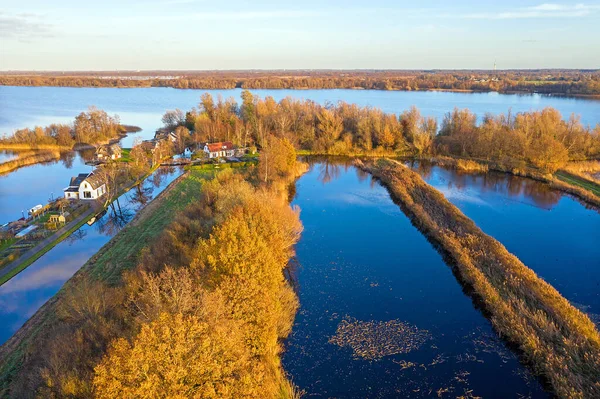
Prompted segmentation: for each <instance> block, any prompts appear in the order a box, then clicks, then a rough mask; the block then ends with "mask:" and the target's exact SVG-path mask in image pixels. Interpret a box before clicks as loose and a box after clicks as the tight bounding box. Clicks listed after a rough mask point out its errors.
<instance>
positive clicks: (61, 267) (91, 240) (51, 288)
mask: <svg viewBox="0 0 600 399" xmlns="http://www.w3.org/2000/svg"><path fill="white" fill-rule="evenodd" d="M180 173H181V172H180V171H179V170H178V169H166V168H161V169H158V170H157V171H156V172H155V173H154V174H153V175H152V176H150V177H149V178H148V179H146V180H145V181H144V183H143V185H141V186H139V187H136V188H133V189H132V190H130V191H129V192H127V193H125V194H123V195H122V196H121V197H119V203H118V205H120V207H119V206H118V205H117V204H114V205H115V207H114V209H112V208H109V210H108V212H107V213H106V214H105V215H104V216H103V217H102V218H101V219H99V220H98V221H97V222H96V223H94V224H93V225H92V226H88V225H87V224H86V225H83V227H81V228H80V229H79V230H77V231H76V232H75V233H73V234H72V235H71V236H70V237H69V238H67V239H66V240H65V241H63V242H61V243H60V244H58V245H57V246H56V247H54V248H52V249H51V250H50V251H49V252H48V253H46V254H45V255H44V256H42V257H41V258H40V259H38V260H37V261H35V262H34V263H33V264H32V265H31V266H29V267H28V268H27V269H25V270H24V271H22V272H21V273H19V274H18V275H17V276H15V277H13V278H12V279H11V280H9V281H8V282H7V283H5V284H3V285H2V286H0V344H2V343H4V342H5V341H6V340H7V339H9V338H10V337H11V336H12V335H13V334H14V333H15V332H16V331H17V330H18V329H19V328H20V327H21V326H22V325H23V324H24V323H25V322H26V321H27V320H28V319H29V318H30V317H31V316H32V315H33V314H34V313H35V312H36V311H37V310H38V309H39V308H40V307H41V306H42V305H43V304H44V303H46V301H47V300H48V299H50V298H51V297H52V296H54V294H56V293H57V292H58V290H59V289H60V288H61V287H62V285H63V284H64V283H65V281H67V280H68V279H69V278H71V276H73V274H75V272H77V270H79V269H80V268H81V266H83V264H84V263H85V262H86V261H87V260H88V259H89V258H90V257H92V255H94V254H95V253H96V252H98V250H99V249H100V248H101V247H102V246H103V245H104V244H106V243H107V242H108V241H109V240H110V239H111V238H112V237H113V236H114V235H115V234H116V233H117V232H118V231H119V230H120V229H121V228H122V227H124V226H125V225H126V224H127V223H128V222H129V221H130V220H131V219H132V218H133V216H134V215H135V214H136V213H137V211H138V210H139V209H141V208H142V207H143V206H144V205H145V204H146V203H147V202H148V201H150V200H151V199H152V198H154V197H155V196H156V195H158V194H159V193H160V192H161V191H163V190H164V189H165V188H166V187H167V186H168V185H169V183H171V182H172V181H173V180H174V179H175V178H177V176H179V175H180Z"/></svg>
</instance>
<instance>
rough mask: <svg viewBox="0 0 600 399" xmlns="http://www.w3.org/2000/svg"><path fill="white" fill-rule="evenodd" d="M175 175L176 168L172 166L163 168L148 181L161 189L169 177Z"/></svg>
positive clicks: (157, 170)
mask: <svg viewBox="0 0 600 399" xmlns="http://www.w3.org/2000/svg"><path fill="white" fill-rule="evenodd" d="M173 173H175V167H172V166H161V167H160V168H158V169H156V171H155V172H154V173H153V174H152V176H150V178H149V179H148V180H150V182H151V183H152V184H153V185H154V187H160V186H161V184H163V182H164V181H165V179H166V178H167V177H168V176H171V175H172V174H173Z"/></svg>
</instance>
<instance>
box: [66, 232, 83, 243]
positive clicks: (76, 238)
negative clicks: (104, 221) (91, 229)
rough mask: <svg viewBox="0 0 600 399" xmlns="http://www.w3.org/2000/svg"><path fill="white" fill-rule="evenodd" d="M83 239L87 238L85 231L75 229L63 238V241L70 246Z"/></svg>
mask: <svg viewBox="0 0 600 399" xmlns="http://www.w3.org/2000/svg"><path fill="white" fill-rule="evenodd" d="M85 237H87V231H86V230H84V229H77V230H75V231H74V232H73V233H72V234H71V235H70V236H68V237H67V238H65V241H66V242H67V243H68V244H69V246H71V245H73V244H74V243H76V242H77V241H83V239H84V238H85Z"/></svg>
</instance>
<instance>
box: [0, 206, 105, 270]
mask: <svg viewBox="0 0 600 399" xmlns="http://www.w3.org/2000/svg"><path fill="white" fill-rule="evenodd" d="M94 212H95V209H94V208H93V207H91V208H90V209H88V210H87V211H85V212H83V213H82V214H81V215H79V216H78V217H77V218H75V219H73V220H71V221H70V222H69V223H67V224H66V225H64V226H63V227H61V228H60V229H59V230H57V231H56V233H54V234H52V235H51V236H50V237H47V238H45V239H44V240H42V241H40V243H39V244H38V245H36V246H35V247H33V248H31V249H30V250H28V251H27V252H25V253H24V254H23V255H21V256H19V258H18V259H16V260H14V261H13V262H11V263H9V264H8V265H6V266H5V267H3V268H2V270H0V278H2V277H4V276H5V275H7V274H8V273H10V272H11V271H13V270H14V269H16V268H18V267H19V266H20V265H21V264H22V263H23V262H25V261H27V260H28V259H30V258H31V257H33V256H35V255H36V254H37V253H38V252H40V251H41V250H42V249H44V248H46V246H47V245H50V244H52V243H53V242H54V241H56V240H58V238H59V237H60V236H61V235H62V234H64V233H66V232H67V231H69V230H70V229H72V228H73V227H75V226H76V225H77V223H80V222H81V221H82V220H84V219H85V218H87V217H89V216H90V215H91V214H93V213H94Z"/></svg>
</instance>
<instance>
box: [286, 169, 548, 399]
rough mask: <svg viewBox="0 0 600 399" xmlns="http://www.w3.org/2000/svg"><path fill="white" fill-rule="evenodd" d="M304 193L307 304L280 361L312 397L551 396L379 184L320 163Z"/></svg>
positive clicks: (298, 282)
mask: <svg viewBox="0 0 600 399" xmlns="http://www.w3.org/2000/svg"><path fill="white" fill-rule="evenodd" d="M296 193H297V194H296V198H295V199H294V201H293V204H294V205H298V206H300V208H301V214H300V217H301V219H302V223H303V224H304V232H303V234H302V237H301V239H300V241H299V243H298V244H297V246H296V252H297V263H298V265H297V267H296V269H295V270H294V272H293V273H292V275H293V281H294V284H295V286H296V288H297V292H298V295H299V298H300V309H299V312H298V314H297V316H296V321H295V324H294V327H293V330H292V334H291V336H290V338H289V339H288V340H287V343H286V351H285V353H284V355H283V365H284V368H285V369H286V371H287V372H289V374H290V376H291V378H292V380H293V382H294V383H295V384H297V385H298V386H299V388H300V389H304V390H306V392H307V396H308V397H310V396H319V397H437V392H438V391H440V393H444V392H445V396H444V395H443V396H442V397H456V396H460V395H464V394H465V393H466V392H469V391H471V390H472V394H473V395H474V396H483V397H485V398H492V397H497V398H502V397H518V395H519V394H520V395H523V397H535V398H538V397H548V395H547V394H546V393H545V392H544V391H543V389H542V388H541V387H540V385H539V383H538V381H537V380H536V379H534V378H532V376H531V375H530V374H529V372H528V371H527V369H526V368H525V367H523V366H522V365H521V364H520V363H519V362H518V360H517V359H516V357H515V355H514V354H513V353H512V352H511V351H510V350H509V349H507V347H506V346H505V345H504V343H503V342H502V341H500V340H499V339H498V338H497V337H496V335H495V333H494V332H493V330H492V328H491V327H490V324H489V322H488V321H487V320H486V319H485V318H484V317H483V316H482V314H481V313H480V312H479V311H478V310H477V309H476V308H475V307H474V305H473V303H472V302H471V299H470V298H469V297H468V296H466V295H465V294H464V293H463V290H462V287H461V286H460V284H459V283H458V282H457V280H456V278H455V277H454V275H453V274H452V271H451V269H450V267H449V266H447V265H446V264H445V263H444V261H443V260H442V257H441V255H440V254H439V253H438V252H437V251H436V250H435V249H434V248H433V247H432V245H431V244H430V243H429V242H428V241H427V239H426V238H425V237H424V236H423V235H422V234H421V233H420V232H419V231H418V230H417V229H416V228H415V227H414V226H413V225H412V224H411V223H410V221H409V219H408V218H407V217H406V216H405V215H404V214H403V213H402V212H401V210H400V208H399V207H398V206H397V205H396V204H394V203H393V202H392V200H391V199H390V197H389V195H388V193H387V191H386V190H385V189H384V188H383V187H381V186H380V185H379V183H376V182H374V181H373V180H372V179H371V178H370V177H369V176H368V175H365V174H364V173H362V172H360V171H358V170H357V169H355V168H354V167H352V166H344V165H340V164H335V163H324V162H321V163H317V164H314V165H312V167H311V170H310V171H309V172H308V173H307V174H305V175H304V176H302V177H301V178H300V179H299V181H298V182H297V185H296ZM373 331H376V334H373V333H372V332H373ZM379 341H383V342H379ZM365 347H366V348H365ZM373 348H374V349H373ZM365 351H366V353H367V354H368V356H367V357H366V358H365V357H364V355H361V353H365Z"/></svg>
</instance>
